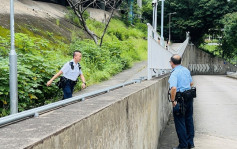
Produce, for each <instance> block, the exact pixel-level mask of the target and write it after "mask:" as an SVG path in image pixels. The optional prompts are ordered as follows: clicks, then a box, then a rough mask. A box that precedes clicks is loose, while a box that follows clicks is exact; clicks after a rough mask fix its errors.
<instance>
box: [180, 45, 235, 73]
mask: <svg viewBox="0 0 237 149" xmlns="http://www.w3.org/2000/svg"><path fill="white" fill-rule="evenodd" d="M182 57H183V61H182V65H184V66H186V67H187V68H189V70H190V71H191V73H192V74H193V75H202V74H203V75H204V74H205V75H223V74H226V72H227V71H231V72H236V70H237V67H235V66H234V65H232V64H230V63H228V62H226V61H225V60H224V59H222V58H219V57H214V56H212V55H210V54H208V53H206V52H204V51H201V50H199V49H198V48H197V47H195V46H194V45H188V46H187V48H186V49H185V52H184V54H183V56H182Z"/></svg>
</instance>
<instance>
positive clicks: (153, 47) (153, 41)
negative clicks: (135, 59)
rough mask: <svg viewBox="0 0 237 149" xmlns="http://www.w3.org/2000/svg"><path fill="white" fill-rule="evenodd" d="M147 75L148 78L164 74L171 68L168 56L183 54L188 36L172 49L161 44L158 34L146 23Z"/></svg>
mask: <svg viewBox="0 0 237 149" xmlns="http://www.w3.org/2000/svg"><path fill="white" fill-rule="evenodd" d="M147 26H148V37H147V40H148V67H147V68H148V76H147V79H148V80H150V79H151V78H152V76H158V75H161V74H165V73H167V72H169V70H171V66H170V63H169V61H170V57H171V56H172V55H173V54H178V55H180V56H182V55H183V53H184V50H185V49H186V47H187V45H188V42H189V37H188V38H187V39H186V40H185V41H184V42H183V43H182V44H181V45H180V47H179V48H178V49H175V50H174V49H172V48H171V47H170V46H167V48H165V47H166V46H164V47H163V46H161V44H160V43H161V42H164V41H160V40H162V39H161V38H160V36H159V34H158V33H157V32H156V30H154V28H153V27H152V26H151V25H150V24H149V23H148V24H147ZM159 39H160V40H159Z"/></svg>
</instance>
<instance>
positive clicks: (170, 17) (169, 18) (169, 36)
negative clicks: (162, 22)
mask: <svg viewBox="0 0 237 149" xmlns="http://www.w3.org/2000/svg"><path fill="white" fill-rule="evenodd" d="M170 18H171V13H169V43H170V40H171V39H170V38H171V35H170V20H171V19H170Z"/></svg>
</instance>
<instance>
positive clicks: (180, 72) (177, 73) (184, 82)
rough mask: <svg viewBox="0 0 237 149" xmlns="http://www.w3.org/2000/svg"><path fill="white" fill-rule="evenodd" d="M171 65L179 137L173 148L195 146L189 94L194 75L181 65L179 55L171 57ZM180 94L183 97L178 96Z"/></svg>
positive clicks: (172, 94)
mask: <svg viewBox="0 0 237 149" xmlns="http://www.w3.org/2000/svg"><path fill="white" fill-rule="evenodd" d="M170 65H171V67H172V68H173V70H172V72H171V75H170V78H169V84H170V95H171V97H170V99H171V102H172V105H173V116H174V122H175V128H176V132H177V135H178V138H179V145H178V147H175V148H173V149H189V148H194V142H193V138H194V125H193V97H192V96H189V95H190V94H189V91H190V89H191V86H192V85H193V82H192V77H191V74H190V71H189V70H188V69H187V68H186V67H183V66H181V57H180V56H179V55H173V56H172V57H171V59H170ZM178 95H180V97H181V98H178V97H177V96H178ZM181 99H182V100H181ZM181 102H182V103H181ZM181 105H183V106H182V107H184V112H183V113H181V112H180V108H181Z"/></svg>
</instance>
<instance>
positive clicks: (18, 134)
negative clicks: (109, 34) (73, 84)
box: [0, 76, 172, 149]
mask: <svg viewBox="0 0 237 149" xmlns="http://www.w3.org/2000/svg"><path fill="white" fill-rule="evenodd" d="M167 89H168V76H163V77H162V78H158V79H155V80H150V81H145V82H142V83H137V84H133V85H130V86H127V87H124V88H121V89H117V90H115V91H111V92H109V93H108V94H104V95H100V96H98V97H94V98H91V99H88V100H85V101H83V102H79V103H75V104H72V105H68V106H66V107H63V108H61V109H57V110H54V111H52V112H49V113H46V114H43V115H40V117H38V118H31V119H28V120H24V121H21V122H18V123H15V124H12V125H10V126H6V127H3V128H1V129H0V139H1V143H0V148H1V149H9V148H11V149H15V148H32V149H46V148H47V149H157V146H158V140H159V136H160V134H161V132H162V131H163V129H164V128H165V125H166V123H167V121H168V115H169V114H170V112H171V109H172V107H171V104H170V103H169V102H168V101H167ZM9 134H11V135H9Z"/></svg>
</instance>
